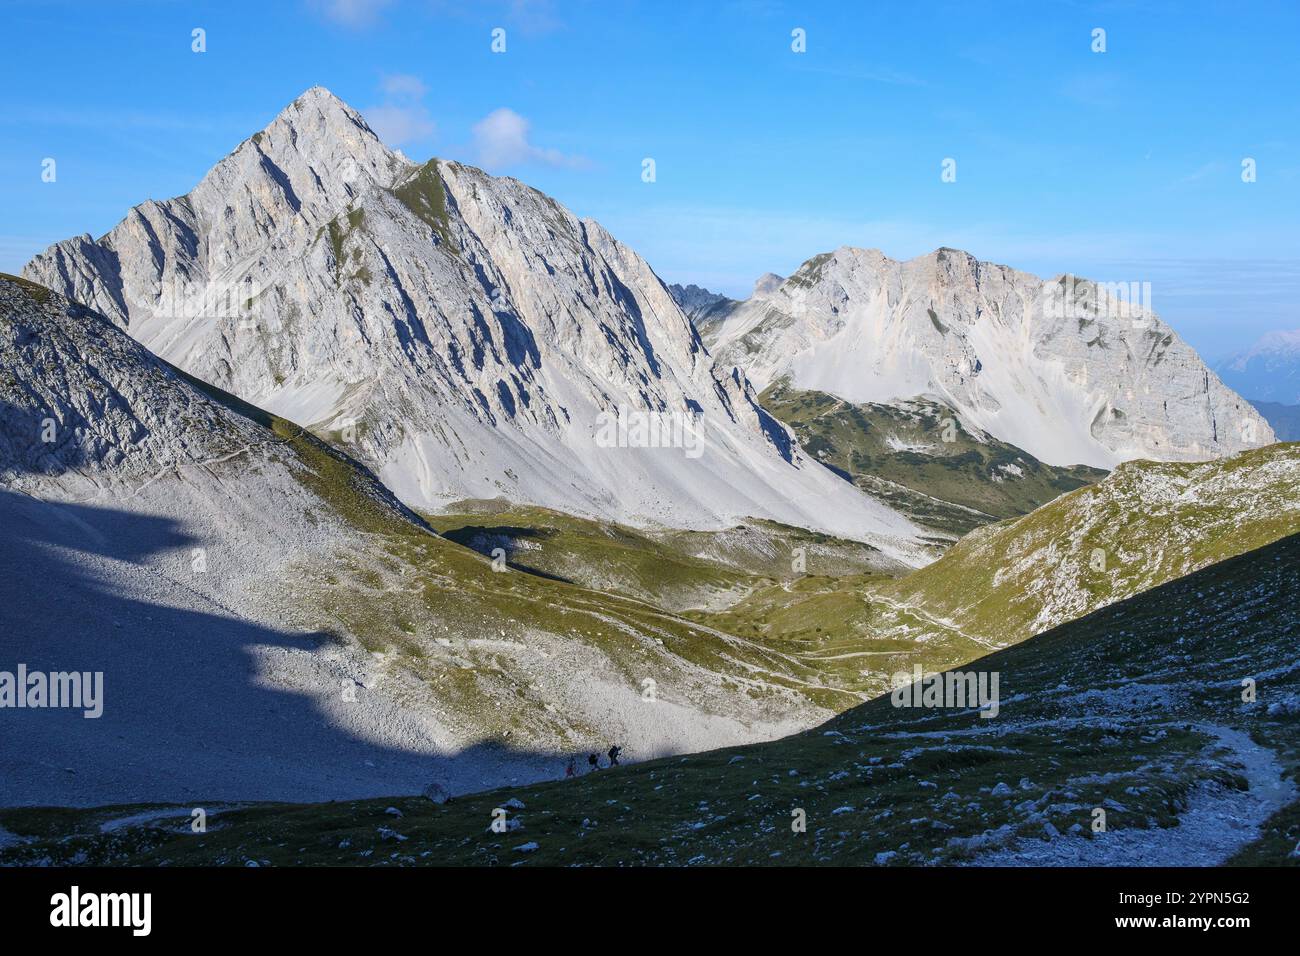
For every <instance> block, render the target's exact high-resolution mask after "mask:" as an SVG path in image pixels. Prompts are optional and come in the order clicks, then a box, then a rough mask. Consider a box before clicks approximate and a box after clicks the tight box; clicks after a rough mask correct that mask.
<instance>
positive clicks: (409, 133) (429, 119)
mask: <svg viewBox="0 0 1300 956" xmlns="http://www.w3.org/2000/svg"><path fill="white" fill-rule="evenodd" d="M379 88H380V89H381V90H383V92H384V102H382V103H379V104H377V105H375V106H371V107H367V108H366V109H364V110H362V111H361V112H362V113H363V114H364V115H365V117H366V122H368V123H369V124H370V127H371V129H373V130H374V131H375V134H376V135H377V136H378V137H379V138H380V139H381V140H383V141H384V142H385V143H387V144H388V145H389V146H401V145H403V144H405V143H417V142H420V141H422V140H427V139H429V138H430V137H432V136H433V134H434V131H435V130H436V129H437V124H436V123H435V122H434V120H433V114H432V113H430V112H429V108H428V107H427V106H425V105H424V97H425V94H427V93H428V92H429V88H428V86H427V85H426V84H425V82H424V81H423V80H422V79H420V78H419V77H418V76H415V75H413V74H411V73H390V74H386V75H385V76H383V77H382V78H381V79H380V81H379Z"/></svg>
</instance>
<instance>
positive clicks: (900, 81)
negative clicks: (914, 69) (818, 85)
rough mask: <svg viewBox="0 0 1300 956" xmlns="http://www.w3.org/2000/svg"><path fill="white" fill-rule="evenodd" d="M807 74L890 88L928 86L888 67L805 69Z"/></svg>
mask: <svg viewBox="0 0 1300 956" xmlns="http://www.w3.org/2000/svg"><path fill="white" fill-rule="evenodd" d="M802 69H803V72H805V73H822V74H825V75H826V76H835V77H839V78H840V79H845V80H865V81H867V82H869V83H885V84H887V85H889V86H928V85H929V84H928V83H926V81H925V80H923V79H921V78H920V77H919V76H913V75H912V74H911V73H904V72H902V71H901V70H895V69H894V68H892V67H888V66H875V67H852V66H846V67H833V66H832V67H825V66H811V67H803V68H802Z"/></svg>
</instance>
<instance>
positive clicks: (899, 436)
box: [761, 380, 1106, 535]
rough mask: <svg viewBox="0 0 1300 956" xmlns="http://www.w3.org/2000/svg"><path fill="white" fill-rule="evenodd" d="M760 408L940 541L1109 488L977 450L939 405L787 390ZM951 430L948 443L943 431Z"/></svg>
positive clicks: (998, 450)
mask: <svg viewBox="0 0 1300 956" xmlns="http://www.w3.org/2000/svg"><path fill="white" fill-rule="evenodd" d="M761 401H762V403H763V406H764V407H765V408H767V410H768V411H770V412H771V413H772V414H773V415H775V416H776V417H777V418H778V419H780V420H781V421H783V422H785V423H786V424H787V425H789V426H790V427H791V428H793V429H794V430H795V433H796V434H797V435H798V436H799V441H800V442H801V443H802V444H803V446H804V447H805V448H806V449H807V450H808V451H809V453H810V454H813V455H816V456H817V458H818V460H820V461H822V462H823V463H824V464H827V465H830V466H831V467H833V468H836V469H838V470H839V471H840V472H842V473H844V474H845V475H847V476H849V477H851V478H852V480H853V481H854V483H855V484H857V485H858V486H859V487H861V488H862V489H863V490H864V491H867V492H868V493H870V494H872V495H875V496H876V497H879V498H881V499H882V500H884V501H886V502H887V503H888V504H890V505H892V506H893V507H895V508H897V509H899V510H900V511H903V512H904V513H906V514H908V515H910V516H912V517H913V518H914V519H915V520H916V521H918V522H919V523H921V524H924V525H926V526H928V527H931V528H934V529H935V530H937V531H940V532H943V533H946V534H950V535H962V534H965V533H966V532H968V531H970V530H972V529H973V528H977V527H979V526H981V525H985V524H988V523H990V522H992V521H996V520H999V519H1003V518H1014V517H1019V516H1020V515H1024V514H1028V513H1029V512H1030V511H1033V510H1034V509H1035V508H1037V507H1039V506H1040V505H1043V504H1045V503H1047V502H1048V501H1051V500H1052V499H1053V498H1056V497H1057V496H1059V495H1061V494H1064V493H1065V492H1067V491H1073V490H1074V489H1075V488H1079V487H1081V486H1083V485H1086V484H1090V483H1091V482H1094V481H1097V480H1098V479H1100V478H1102V477H1103V476H1104V475H1105V474H1106V473H1105V472H1104V471H1102V470H1100V469H1097V468H1088V467H1086V466H1081V465H1079V466H1074V467H1069V468H1060V467H1054V466H1052V465H1046V464H1044V463H1042V462H1040V461H1039V460H1038V459H1036V458H1034V457H1033V456H1032V455H1030V454H1028V453H1027V452H1024V451H1021V450H1020V449H1019V448H1016V447H1015V446H1013V445H1008V444H1006V443H1005V442H1000V441H997V440H996V439H993V438H991V437H990V438H987V439H986V440H984V441H981V440H979V439H978V438H976V437H975V436H974V435H972V434H971V433H969V432H968V431H966V430H965V429H964V428H962V426H961V423H960V422H959V421H958V420H957V418H956V416H955V415H954V414H953V413H952V412H951V410H949V409H948V408H947V407H945V406H944V405H941V404H939V403H938V402H931V401H922V400H915V401H911V402H907V403H899V404H896V405H878V404H865V405H855V404H852V403H850V402H845V401H842V400H841V399H838V398H835V397H834V396H833V395H828V394H826V393H825V392H811V391H800V390H797V389H793V388H791V387H789V385H788V383H786V382H785V381H784V380H782V381H778V382H776V383H774V384H772V385H770V386H769V387H768V388H767V389H766V390H765V391H764V392H763V394H762V396H761ZM949 421H951V423H952V424H951V426H950V427H949V428H948V429H947V434H949V435H950V436H951V437H952V439H953V440H952V441H944V440H943V437H944V434H945V426H946V424H947V423H948V422H949Z"/></svg>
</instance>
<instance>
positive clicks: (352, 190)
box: [24, 88, 924, 564]
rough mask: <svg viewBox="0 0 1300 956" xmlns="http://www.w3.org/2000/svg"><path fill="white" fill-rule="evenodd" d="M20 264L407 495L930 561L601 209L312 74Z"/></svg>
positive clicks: (422, 502) (412, 499) (416, 500)
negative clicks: (195, 164)
mask: <svg viewBox="0 0 1300 956" xmlns="http://www.w3.org/2000/svg"><path fill="white" fill-rule="evenodd" d="M24 275H25V276H27V277H28V278H30V279H32V280H34V281H37V282H40V283H42V284H45V285H48V286H50V287H51V288H54V289H55V290H57V291H59V292H61V293H63V294H65V295H67V296H69V297H70V298H73V299H76V300H79V301H83V302H85V303H87V304H88V305H90V306H92V307H94V308H96V309H98V310H100V311H102V312H103V313H104V314H105V315H107V316H109V317H110V318H111V319H113V321H115V322H117V323H119V324H121V325H122V326H123V327H124V328H126V329H127V330H128V331H129V333H130V334H131V335H132V336H133V337H134V338H135V339H136V340H137V341H139V342H141V343H142V344H144V345H146V346H147V347H148V348H150V349H151V350H153V351H154V352H156V353H157V354H159V355H160V356H162V357H163V358H165V359H167V360H168V361H170V362H172V363H174V364H176V365H177V366H179V367H181V368H183V369H185V370H186V371H187V372H189V373H191V374H193V375H196V376H197V377H199V378H200V379H203V380H204V381H207V382H211V383H212V384H214V385H217V386H218V387H221V388H223V389H226V390H227V391H230V392H232V393H234V394H236V395H238V396H240V397H241V398H243V399H245V400H247V401H250V402H252V403H254V404H257V405H259V406H261V407H264V408H266V409H268V410H269V411H272V412H274V413H276V414H278V415H282V416H284V417H285V418H288V419H290V420H293V421H296V422H298V423H300V424H302V425H305V426H309V427H310V428H312V429H313V430H314V431H315V432H317V433H318V434H322V435H328V436H330V437H332V438H334V439H335V440H338V441H340V442H342V443H344V444H345V445H346V446H347V447H348V449H349V450H350V451H351V452H352V453H353V454H354V455H356V456H357V457H358V458H360V459H362V460H364V461H366V462H367V463H369V464H370V465H371V466H372V467H373V468H374V469H375V470H376V471H377V473H378V474H379V475H380V477H381V478H382V479H383V481H384V482H385V483H386V484H387V485H388V486H389V487H391V488H392V489H393V491H394V492H395V493H397V495H398V496H399V497H400V498H402V499H403V500H404V501H405V502H407V503H408V504H410V505H412V506H415V507H423V508H425V509H438V508H441V507H443V506H445V505H447V504H449V503H452V502H455V501H458V500H463V499H486V498H495V497H504V498H507V499H510V500H513V501H521V502H531V503H536V504H541V505H545V506H548V507H555V508H559V509H562V510H566V511H570V512H574V513H579V514H588V515H598V516H602V517H609V518H614V519H619V520H625V521H631V522H634V523H642V524H646V523H650V524H653V523H660V524H665V525H669V526H676V527H700V528H716V527H722V526H726V525H729V524H734V523H736V522H737V521H741V520H743V519H745V518H747V517H750V516H756V517H762V518H772V519H776V520H780V521H783V522H787V523H790V524H795V525H800V526H805V527H813V528H818V529H821V530H826V531H830V532H833V533H837V534H840V535H844V536H850V537H854V538H857V539H860V540H866V541H869V542H870V543H872V544H873V545H875V546H876V547H878V548H879V549H880V550H881V551H882V552H884V553H885V555H886V556H887V557H888V559H890V560H892V561H902V562H906V563H912V564H915V563H920V562H922V561H923V560H924V557H923V555H922V552H921V551H920V550H919V549H918V548H917V546H916V537H917V531H916V529H915V528H914V526H913V525H912V524H911V523H910V522H909V521H908V520H907V519H905V518H904V517H902V516H900V515H898V514H897V513H896V512H894V511H892V510H891V509H889V508H888V507H887V506H885V505H883V504H881V503H879V502H877V501H875V500H873V499H871V498H870V497H868V496H866V495H864V494H862V493H860V492H859V491H858V490H856V489H854V488H853V487H852V486H850V485H848V484H847V483H846V482H843V481H841V480H839V479H838V478H836V477H835V476H834V475H833V474H832V473H831V472H829V471H828V470H827V469H825V468H823V467H821V466H820V465H819V464H817V463H816V462H815V461H812V460H810V459H809V458H808V457H807V456H805V455H804V453H803V452H802V450H801V449H800V447H799V445H798V443H797V441H795V440H794V439H793V438H792V436H791V435H790V434H789V433H788V431H787V430H786V429H785V428H784V427H783V426H782V425H781V424H780V423H778V422H777V421H776V420H774V419H773V418H772V417H771V416H770V415H768V414H767V413H766V412H765V411H764V410H763V409H762V408H761V407H760V406H759V404H758V402H757V400H756V394H755V392H754V390H753V389H752V387H751V386H750V385H749V383H748V382H747V381H746V380H745V378H744V376H743V375H742V374H741V373H740V372H739V371H737V370H736V369H734V368H730V367H725V366H720V365H717V364H716V363H715V362H714V361H713V360H712V358H711V357H710V356H709V354H708V352H707V351H706V349H705V348H704V347H703V345H702V343H701V341H700V339H699V337H698V335H697V334H696V332H695V331H694V329H693V328H692V326H691V324H690V321H689V320H688V319H687V317H686V316H685V315H684V314H683V313H682V311H681V309H680V308H679V307H678V306H677V304H676V303H675V302H674V301H673V299H672V296H671V295H670V294H669V293H668V290H667V289H666V288H665V286H664V285H663V283H662V282H661V281H660V280H659V279H658V277H657V276H656V275H655V274H654V272H653V271H652V270H651V269H650V267H649V266H648V265H647V264H646V263H645V262H644V261H643V260H642V259H641V258H640V257H639V256H637V255H636V254H635V253H634V252H632V251H631V250H630V249H628V248H627V247H626V246H624V245H622V244H621V243H619V242H618V241H617V240H615V239H614V238H613V237H612V236H610V235H609V234H608V233H607V232H606V231H605V230H604V229H602V228H601V227H600V225H599V224H598V223H596V222H594V221H592V220H584V219H579V218H577V217H576V216H574V215H573V214H572V213H570V212H569V211H568V210H566V209H564V208H563V207H562V206H560V205H559V204H558V203H556V202H555V201H554V200H552V199H550V198H549V197H547V196H544V195H543V194H541V193H539V192H537V191H536V190H533V189H530V188H529V187H527V186H525V185H523V184H522V183H520V182H518V181H516V180H513V179H508V178H505V179H502V178H495V177H492V176H489V175H487V174H486V173H484V172H482V171H481V170H478V169H475V168H472V167H469V166H464V165H461V164H459V163H454V162H445V161H439V160H433V161H430V162H429V163H426V164H424V165H414V164H411V163H409V162H408V161H406V160H405V159H404V158H403V157H401V156H400V155H398V154H396V153H393V152H390V151H389V150H388V149H386V148H385V147H384V146H383V145H382V144H381V143H380V142H379V140H378V139H377V138H376V137H375V136H374V134H373V133H372V132H371V131H370V129H369V128H368V127H367V126H366V124H365V122H364V120H362V119H361V117H360V116H359V115H358V114H357V113H355V112H354V111H353V110H351V109H350V108H349V107H347V106H346V105H345V104H343V103H342V102H340V101H339V100H338V99H336V98H335V97H334V96H333V95H332V94H330V93H329V92H327V91H325V90H323V89H320V88H315V89H313V90H310V91H308V92H307V93H306V94H304V95H303V96H302V97H300V98H299V99H298V100H296V101H295V102H294V103H293V104H291V105H290V106H289V107H288V108H286V109H285V111H284V112H283V113H281V114H280V116H279V117H277V118H276V120H275V121H274V122H272V123H271V124H270V125H269V126H268V127H267V128H266V129H265V130H263V131H262V132H261V133H258V134H257V135H255V136H253V137H252V138H251V139H249V140H247V141H245V142H244V143H242V144H241V145H240V146H239V147H238V148H237V149H236V150H235V151H234V152H233V153H232V154H231V155H230V156H228V157H226V158H225V159H224V160H222V161H221V162H220V163H218V164H217V166H215V167H214V168H213V169H212V171H211V172H209V174H208V175H207V176H206V177H205V178H204V180H203V181H202V182H201V183H200V184H199V185H198V186H197V187H196V188H195V190H194V191H193V192H192V193H190V194H189V195H187V196H183V197H180V198H177V199H172V200H167V201H165V202H154V201H150V202H147V203H144V204H143V205H141V206H138V207H136V208H135V209H133V210H132V211H131V212H130V213H129V214H128V216H127V218H126V219H125V220H124V221H123V222H122V223H121V224H119V225H118V226H117V227H116V228H114V229H113V230H112V231H110V232H109V233H108V234H107V235H106V236H104V237H103V238H101V239H99V240H98V241H92V240H91V239H90V237H89V236H82V237H79V238H75V239H71V240H67V241H65V242H62V243H59V244H57V245H55V246H54V247H52V248H51V249H49V250H48V251H47V252H45V253H43V254H41V255H39V256H37V257H36V258H35V259H33V261H32V262H31V263H29V264H28V266H27V267H26V269H25V270H24ZM620 409H626V410H628V411H630V412H635V413H640V414H643V415H645V416H648V417H647V418H645V419H643V420H644V421H645V422H646V424H647V426H648V427H659V426H661V425H664V424H667V425H669V426H671V427H673V428H676V432H670V433H669V434H668V435H667V436H666V437H665V436H662V435H661V437H660V438H659V439H655V438H649V439H647V438H646V437H645V436H644V435H642V436H640V437H639V438H638V437H636V436H634V437H632V438H631V439H630V440H628V441H626V442H620V441H619V439H618V437H617V436H614V442H615V443H616V444H638V443H640V444H647V443H648V444H660V445H663V444H670V445H677V446H681V445H686V444H689V443H690V442H691V441H692V439H691V437H690V436H689V435H688V434H687V432H686V428H687V427H688V425H689V424H694V423H698V424H697V426H696V427H698V428H699V430H700V434H701V439H700V441H701V444H700V445H699V446H698V447H697V448H696V451H697V452H698V454H691V455H688V454H686V453H685V449H683V448H682V447H667V448H665V447H614V448H609V447H604V446H605V445H607V444H609V440H608V439H609V438H610V437H611V436H610V434H609V433H608V432H604V433H602V427H601V426H602V423H603V422H602V419H601V415H602V413H611V414H612V413H617V412H618V411H619V410H620ZM633 427H634V428H635V427H636V425H635V423H633ZM674 435H677V436H679V437H673V436H674Z"/></svg>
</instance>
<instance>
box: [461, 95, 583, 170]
mask: <svg viewBox="0 0 1300 956" xmlns="http://www.w3.org/2000/svg"><path fill="white" fill-rule="evenodd" d="M530 127H531V124H530V123H529V122H528V120H526V119H524V118H523V117H522V116H520V115H519V114H518V113H516V112H515V111H514V110H511V109H506V108H505V107H502V108H501V109H496V110H493V111H492V112H491V113H489V114H488V115H487V116H485V117H484V118H483V119H481V120H479V121H478V122H477V123H475V124H474V148H475V151H476V152H477V154H478V160H479V162H481V163H482V164H483V165H484V166H489V167H497V168H500V167H507V166H522V165H527V164H530V163H537V164H541V165H545V166H560V167H567V168H570V169H581V168H583V167H585V166H586V165H587V164H588V163H587V160H586V159H585V158H584V157H582V156H573V155H569V154H566V153H562V152H560V151H559V150H558V149H548V148H544V147H541V146H536V145H534V144H533V143H532V142H531V140H530V138H529V130H530Z"/></svg>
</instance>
